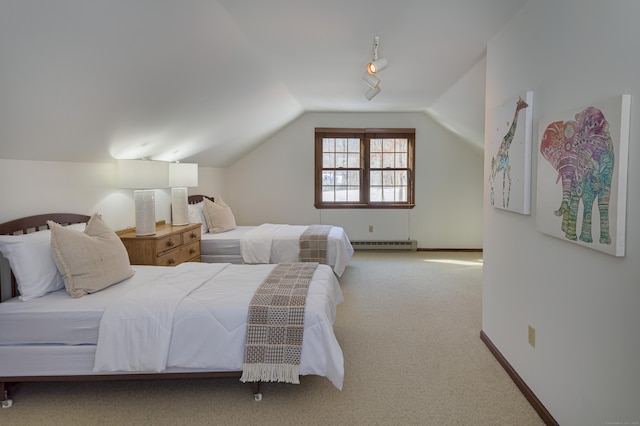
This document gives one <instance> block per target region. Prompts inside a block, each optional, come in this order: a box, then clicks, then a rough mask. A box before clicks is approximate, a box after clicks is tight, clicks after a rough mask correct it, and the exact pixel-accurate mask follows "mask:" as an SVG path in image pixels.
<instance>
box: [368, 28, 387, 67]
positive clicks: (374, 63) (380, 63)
mask: <svg viewBox="0 0 640 426" xmlns="http://www.w3.org/2000/svg"><path fill="white" fill-rule="evenodd" d="M379 44H380V36H375V37H374V38H373V59H372V60H371V62H369V63H368V64H367V72H368V73H369V74H370V75H374V74H375V73H377V72H378V71H382V70H383V69H385V68H386V67H387V65H389V61H387V59H386V58H378V45H379Z"/></svg>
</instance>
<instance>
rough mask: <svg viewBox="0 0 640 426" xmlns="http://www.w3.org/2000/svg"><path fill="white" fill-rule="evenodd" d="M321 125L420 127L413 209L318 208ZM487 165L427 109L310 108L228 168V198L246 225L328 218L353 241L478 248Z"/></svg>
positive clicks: (325, 221)
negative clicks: (312, 110) (316, 179)
mask: <svg viewBox="0 0 640 426" xmlns="http://www.w3.org/2000/svg"><path fill="white" fill-rule="evenodd" d="M316 127H356V128H372V127H375V128H380V127H409V128H415V129H416V207H415V208H414V209H411V210H398V209H376V210H370V209H323V210H317V209H316V208H315V207H314V205H313V204H314V193H313V188H314V129H315V128H316ZM482 167H483V164H482V153H481V152H478V150H477V149H475V148H474V147H473V146H472V145H470V144H468V143H467V142H464V141H463V140H462V139H460V138H458V137H457V136H456V135H454V134H453V133H451V132H449V131H447V130H445V129H444V128H443V127H441V126H440V125H438V124H436V123H435V122H434V121H433V120H432V119H431V118H430V117H428V116H427V115H426V114H424V113H402V114H401V113H306V114H304V115H303V116H301V117H300V118H299V119H297V120H296V121H294V122H293V123H292V124H291V125H289V126H287V127H286V128H284V129H283V130H281V131H280V132H279V133H277V134H276V135H275V136H273V137H271V138H270V139H268V140H267V141H266V142H265V143H263V144H262V145H261V146H259V147H258V148H256V149H255V150H253V151H252V152H251V153H249V154H248V155H247V156H245V157H244V158H242V159H241V160H240V161H238V162H237V163H236V164H234V165H233V166H231V167H230V168H229V170H228V173H227V187H226V189H227V193H228V196H227V197H226V198H225V201H226V202H227V203H228V204H229V205H230V206H231V208H232V209H233V212H234V215H235V216H236V221H237V222H238V224H241V225H256V224H260V223H263V222H270V223H291V224H310V223H327V224H332V225H338V226H342V227H344V228H345V230H346V232H347V235H349V237H350V238H351V239H352V240H371V239H416V240H418V247H421V248H481V247H482V185H483V184H482V179H483V176H482ZM369 225H373V229H374V232H373V233H369V232H368V230H369Z"/></svg>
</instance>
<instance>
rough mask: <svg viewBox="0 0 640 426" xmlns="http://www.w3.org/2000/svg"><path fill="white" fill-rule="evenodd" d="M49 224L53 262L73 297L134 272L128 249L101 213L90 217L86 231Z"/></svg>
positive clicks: (93, 291)
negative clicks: (105, 221) (104, 220)
mask: <svg viewBox="0 0 640 426" xmlns="http://www.w3.org/2000/svg"><path fill="white" fill-rule="evenodd" d="M47 224H48V225H49V228H51V251H52V255H53V261H54V262H55V264H56V266H57V268H58V270H59V271H60V274H62V279H63V280H64V286H65V288H66V290H67V293H69V295H71V297H74V298H77V297H81V296H84V295H85V294H89V293H95V292H96V291H100V290H102V289H104V288H106V287H109V286H110V285H113V284H115V283H118V282H120V281H122V280H124V279H126V278H129V277H130V276H132V275H133V274H134V272H135V271H134V269H133V268H132V267H131V264H130V263H129V255H128V254H127V249H126V248H125V247H124V244H122V241H121V240H120V237H118V235H117V234H116V233H115V232H113V230H111V229H110V228H109V227H108V226H107V225H106V224H105V223H104V222H103V221H102V217H101V216H100V215H99V214H97V213H96V214H94V215H93V216H92V217H91V219H89V221H88V222H87V227H86V228H85V230H84V232H80V231H75V230H73V229H68V228H65V227H64V226H62V225H60V224H57V223H55V222H53V221H49V222H47Z"/></svg>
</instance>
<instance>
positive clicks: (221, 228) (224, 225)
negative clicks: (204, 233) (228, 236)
mask: <svg viewBox="0 0 640 426" xmlns="http://www.w3.org/2000/svg"><path fill="white" fill-rule="evenodd" d="M202 212H203V213H204V218H205V220H206V221H207V226H208V227H209V232H210V233H211V234H219V233H220V232H225V231H231V230H232V229H236V219H235V217H233V212H232V211H231V207H229V206H228V205H226V204H225V202H224V201H222V198H219V197H216V201H215V202H214V201H211V200H209V199H208V198H205V199H204V206H203V208H202Z"/></svg>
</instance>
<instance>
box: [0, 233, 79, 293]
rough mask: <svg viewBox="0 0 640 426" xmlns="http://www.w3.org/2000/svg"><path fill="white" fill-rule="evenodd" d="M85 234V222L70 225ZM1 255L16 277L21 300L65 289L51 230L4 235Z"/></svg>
mask: <svg viewBox="0 0 640 426" xmlns="http://www.w3.org/2000/svg"><path fill="white" fill-rule="evenodd" d="M67 228H68V229H74V230H77V231H82V230H84V228H85V224H84V223H76V224H73V225H69V226H68V227H67ZM0 252H2V255H3V256H4V257H5V258H6V259H7V260H8V261H9V266H11V270H12V271H13V275H15V277H16V282H17V284H18V291H19V292H20V296H19V299H20V300H22V301H25V302H26V301H27V300H31V299H35V298H36V297H41V296H44V295H45V294H47V293H51V292H52V291H56V290H59V289H61V288H64V281H63V280H62V275H60V272H58V268H56V264H55V263H54V261H53V257H51V231H50V230H48V229H47V230H44V231H38V232H32V233H30V234H22V235H0Z"/></svg>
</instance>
